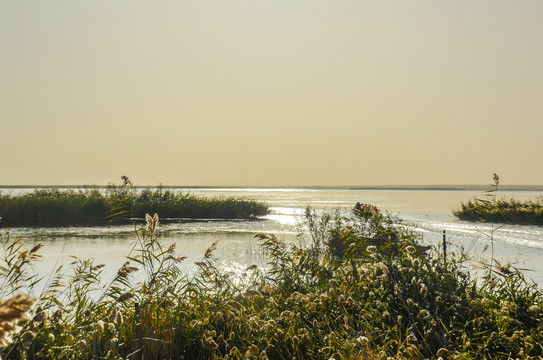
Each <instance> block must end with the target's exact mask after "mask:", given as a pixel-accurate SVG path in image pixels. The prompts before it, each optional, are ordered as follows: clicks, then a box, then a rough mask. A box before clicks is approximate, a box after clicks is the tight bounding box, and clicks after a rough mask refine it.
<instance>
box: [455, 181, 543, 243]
mask: <svg viewBox="0 0 543 360" xmlns="http://www.w3.org/2000/svg"><path fill="white" fill-rule="evenodd" d="M492 180H493V183H492V184H490V188H489V189H488V190H487V191H485V195H484V197H483V198H475V199H474V200H473V201H471V200H470V201H468V202H467V203H462V204H461V205H460V209H456V210H453V214H454V215H455V216H456V217H457V218H459V219H460V220H468V221H487V222H491V223H512V224H536V225H543V197H537V198H536V199H535V200H526V201H519V200H515V199H510V200H506V199H503V198H502V199H499V198H498V188H499V185H500V177H499V176H498V174H496V173H495V174H494V176H493V178H492ZM491 235H492V234H491Z"/></svg>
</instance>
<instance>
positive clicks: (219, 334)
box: [0, 205, 543, 359]
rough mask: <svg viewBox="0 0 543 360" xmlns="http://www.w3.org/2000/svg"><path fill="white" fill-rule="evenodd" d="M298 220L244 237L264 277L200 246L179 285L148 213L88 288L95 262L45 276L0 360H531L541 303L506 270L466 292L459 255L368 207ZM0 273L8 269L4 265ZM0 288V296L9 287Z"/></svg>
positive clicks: (538, 339) (542, 324) (538, 340)
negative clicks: (301, 225) (125, 249)
mask: <svg viewBox="0 0 543 360" xmlns="http://www.w3.org/2000/svg"><path fill="white" fill-rule="evenodd" d="M306 223H307V233H306V234H307V235H306V236H307V239H305V241H303V242H300V244H303V245H300V244H294V243H286V242H284V241H282V240H280V239H279V238H277V237H276V236H274V235H266V234H260V235H258V236H257V238H258V239H259V241H260V243H261V246H262V247H263V249H264V250H266V253H267V254H268V257H269V266H268V267H267V268H266V269H259V268H257V267H256V266H249V267H248V268H247V269H246V270H245V272H244V273H243V274H241V275H237V276H234V275H233V274H229V273H226V272H224V271H223V270H221V268H220V267H219V266H218V263H217V261H216V259H215V258H214V255H213V251H214V249H215V247H216V244H213V245H212V246H211V247H210V248H209V249H208V250H207V251H206V253H205V254H203V256H202V260H201V261H199V262H198V263H197V264H196V266H197V269H198V270H197V272H196V274H195V275H194V276H191V277H187V276H186V275H184V274H182V273H181V272H180V270H179V267H178V265H179V262H181V261H183V257H181V256H179V255H177V254H176V252H175V247H174V246H167V247H166V246H163V245H162V244H161V243H160V241H159V240H158V238H157V235H156V232H155V230H156V227H157V226H159V218H158V216H157V215H155V216H150V215H148V216H146V222H145V224H144V225H143V226H141V227H138V228H137V229H136V232H135V237H136V242H135V243H134V245H133V247H132V248H131V251H130V253H129V255H128V256H127V262H126V263H125V264H124V265H123V266H122V267H121V268H120V269H119V270H118V272H117V276H116V277H115V278H114V279H113V280H112V281H111V282H110V283H108V284H102V282H101V276H100V275H101V271H102V267H101V266H100V265H99V264H98V265H96V264H94V262H92V261H87V260H80V259H74V263H73V274H71V275H70V276H64V275H62V274H60V273H59V275H58V276H57V275H55V279H56V280H55V281H52V282H51V283H50V284H49V285H48V287H47V289H46V290H45V291H44V292H43V294H42V296H40V299H39V301H38V303H37V307H36V308H35V310H34V311H33V312H32V314H31V316H30V318H29V319H27V320H24V321H23V322H21V323H20V324H19V326H20V327H21V330H20V331H19V332H18V333H17V334H16V335H15V336H14V337H13V342H12V343H11V344H9V345H8V346H7V347H5V348H3V349H1V350H0V356H2V358H3V359H38V358H39V359H71V358H78V359H183V358H184V359H293V358H297V359H330V358H334V359H387V358H394V359H426V358H439V357H441V358H443V359H489V358H492V359H510V358H522V359H530V358H534V359H535V358H541V357H542V356H543V346H542V345H541V344H543V331H542V330H541V329H542V328H543V302H542V300H543V297H542V294H541V292H540V291H539V290H538V289H537V287H536V286H535V285H534V284H529V283H528V282H527V281H526V280H525V279H524V277H523V275H522V273H520V272H519V271H517V270H515V269H514V268H512V267H510V266H501V265H499V266H496V268H495V269H494V271H493V272H488V271H487V273H486V274H487V276H486V277H485V278H483V279H482V281H480V282H479V284H478V283H477V281H475V280H474V279H472V278H471V277H470V274H469V273H468V272H467V271H466V270H465V268H464V267H463V264H462V262H461V261H460V260H459V259H456V258H453V257H448V258H447V261H445V260H444V259H442V258H440V257H439V256H438V254H436V253H435V252H433V250H432V249H428V248H426V247H423V246H421V244H420V243H419V239H418V238H417V237H416V236H415V235H414V234H412V233H411V232H410V231H409V229H408V228H407V227H405V226H403V225H402V224H401V223H400V222H399V221H398V220H397V219H395V218H394V217H393V216H390V215H388V214H383V213H381V212H380V211H378V209H376V208H373V207H368V206H366V207H365V208H364V207H363V206H362V205H360V206H357V207H356V208H355V209H354V210H353V211H352V212H351V213H349V214H347V213H345V212H339V211H337V212H332V213H329V212H326V213H324V214H320V215H319V214H316V213H315V212H314V211H313V210H311V209H308V210H307V219H306ZM12 249H17V250H16V251H15V253H17V252H24V251H26V250H24V248H23V247H20V248H19V247H13V248H12ZM15 257H17V256H15ZM10 258H13V256H11V257H10ZM24 258H25V259H29V258H27V257H24ZM34 260H35V259H32V261H34ZM25 261H26V260H25ZM24 264H25V265H29V264H30V261H26V262H25V263H24ZM22 265H23V264H19V265H17V266H19V267H21V266H22ZM2 266H3V268H5V269H7V270H6V271H8V272H9V269H10V266H11V265H9V264H7V263H6V262H5V261H4V263H3V265H2ZM22 267H24V266H22ZM136 272H139V273H140V274H141V275H143V277H142V279H141V280H140V281H135V279H134V277H133V276H132V275H133V274H134V273H136ZM23 273H25V272H23ZM25 278H28V276H26V277H24V276H23V277H20V278H19V279H25ZM240 279H241V280H242V281H240ZM30 281H31V280H30ZM16 283H18V281H14V282H13V285H14V286H15V287H17V285H16ZM11 286H12V284H11V283H10V282H8V283H7V284H5V285H4V287H3V288H2V289H3V291H7V292H8V293H10V292H11V293H13V291H12V290H11Z"/></svg>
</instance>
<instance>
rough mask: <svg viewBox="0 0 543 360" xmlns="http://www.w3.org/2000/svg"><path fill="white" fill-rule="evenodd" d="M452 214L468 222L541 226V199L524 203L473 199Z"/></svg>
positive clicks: (542, 221)
mask: <svg viewBox="0 0 543 360" xmlns="http://www.w3.org/2000/svg"><path fill="white" fill-rule="evenodd" d="M453 214H454V215H455V216H456V217H458V218H459V219H460V220H468V221H489V222H497V223H512V224H536V225H543V197H538V198H536V199H535V200H526V201H520V200H515V199H509V200H507V199H498V200H496V201H495V202H488V201H482V200H481V199H474V200H473V201H471V200H470V201H468V202H467V203H462V204H461V205H460V209H458V210H455V211H453Z"/></svg>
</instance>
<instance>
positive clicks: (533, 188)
mask: <svg viewBox="0 0 543 360" xmlns="http://www.w3.org/2000/svg"><path fill="white" fill-rule="evenodd" d="M107 186H108V185H0V190H1V189H54V188H62V189H93V188H105V187H107ZM157 187H162V188H165V189H175V190H183V189H188V190H221V189H224V190H243V189H247V190H250V189H258V190H263V189H271V190H281V189H285V190H287V189H294V190H295V189H299V190H420V191H484V190H488V189H489V187H490V185H374V186H357V185H352V186H316V185H315V186H182V185H146V186H135V187H134V188H136V189H154V188H157ZM500 190H503V191H543V185H500Z"/></svg>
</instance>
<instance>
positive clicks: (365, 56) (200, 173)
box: [0, 0, 543, 186]
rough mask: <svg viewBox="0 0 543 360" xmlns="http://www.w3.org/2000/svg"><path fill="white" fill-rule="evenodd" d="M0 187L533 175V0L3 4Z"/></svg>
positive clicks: (538, 131) (541, 105)
mask: <svg viewBox="0 0 543 360" xmlns="http://www.w3.org/2000/svg"><path fill="white" fill-rule="evenodd" d="M0 121H1V123H0V124H1V129H0V154H1V157H0V184H4V185H6V184H106V183H109V182H119V181H120V179H119V177H120V176H121V175H128V176H129V177H131V179H132V180H133V181H134V182H135V183H136V184H138V185H147V184H149V185H156V184H159V183H162V184H167V185H249V186H250V185H387V184H481V183H483V184H484V183H488V182H489V181H491V176H492V173H493V172H497V173H498V174H500V176H501V178H502V183H504V184H543V146H542V140H541V139H542V136H543V1H539V0H524V1H517V0H515V1H513V0H511V1H500V0H489V1H467V0H454V1H452V0H451V1H434V0H431V1H430V0H428V1H417V0H415V1H405V0H397V1H362V0H356V1H355V0H353V1H347V0H336V1H318V0H307V1H261V0H232V1H224V0H216V1H207V0H198V1H148V2H143V1H110V0H108V1H95V0H93V1H73V0H66V1H19V0H14V1H11V0H3V1H2V2H1V3H0Z"/></svg>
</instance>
